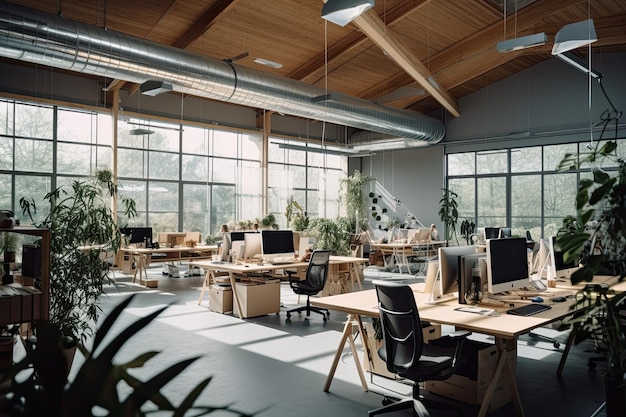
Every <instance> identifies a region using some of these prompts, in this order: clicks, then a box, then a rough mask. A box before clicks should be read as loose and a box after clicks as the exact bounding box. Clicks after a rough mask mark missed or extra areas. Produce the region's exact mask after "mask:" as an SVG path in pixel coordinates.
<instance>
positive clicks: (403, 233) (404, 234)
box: [396, 229, 409, 240]
mask: <svg viewBox="0 0 626 417" xmlns="http://www.w3.org/2000/svg"><path fill="white" fill-rule="evenodd" d="M408 236H409V229H398V232H397V235H396V239H397V240H406V239H407V238H408Z"/></svg>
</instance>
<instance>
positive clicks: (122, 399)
mask: <svg viewBox="0 0 626 417" xmlns="http://www.w3.org/2000/svg"><path fill="white" fill-rule="evenodd" d="M133 298H134V295H133V296H130V297H128V298H126V299H125V300H124V301H123V302H122V303H120V304H119V305H117V306H116V307H115V308H114V309H113V310H112V312H111V313H110V314H109V315H108V316H107V318H106V319H105V320H104V321H103V322H102V324H101V326H100V328H99V329H98V331H97V333H96V336H95V338H94V341H93V347H92V348H91V351H89V350H88V349H87V348H86V347H85V346H84V345H83V344H82V343H79V347H80V351H81V352H82V354H83V355H84V356H85V361H84V362H83V363H82V364H81V366H80V368H79V370H78V372H77V374H76V377H75V378H74V379H73V380H71V381H68V378H67V373H66V371H65V368H66V366H67V363H66V361H65V359H64V356H63V352H62V350H63V349H62V347H61V343H60V342H61V340H62V339H63V334H62V331H61V330H60V329H59V327H58V326H56V325H54V324H53V323H50V322H39V323H38V324H37V331H38V337H37V339H36V341H32V340H29V341H28V342H27V343H26V344H25V347H26V355H25V356H24V357H23V359H21V360H20V361H19V362H17V363H16V364H14V365H13V366H12V367H11V368H10V369H9V370H8V371H7V372H6V373H4V374H3V376H2V378H1V380H0V415H3V416H15V417H40V416H51V417H73V416H92V415H109V416H144V415H149V414H155V413H158V415H168V416H182V415H187V413H188V412H192V413H193V415H196V416H201V415H208V414H211V413H213V412H215V411H218V410H224V411H225V412H228V413H229V414H230V415H234V416H243V415H249V414H245V413H243V412H239V411H237V410H235V409H234V408H232V406H217V407H216V406H204V405H196V404H195V402H196V400H197V399H198V397H199V396H200V394H201V393H202V391H203V390H204V389H205V388H206V387H207V386H208V384H209V382H210V381H211V377H208V378H206V379H204V380H202V381H200V382H199V383H198V384H197V385H195V386H194V387H193V388H192V389H191V390H190V391H189V393H188V394H187V396H186V397H185V398H184V400H183V401H182V402H181V403H180V404H174V403H172V402H171V401H170V400H169V399H168V398H167V396H166V395H165V393H163V392H162V391H161V389H162V388H163V386H165V384H167V383H168V382H169V381H171V380H173V379H175V378H176V377H177V376H179V375H180V374H181V373H182V372H183V371H184V370H185V369H186V368H187V367H189V366H190V365H191V364H193V362H194V361H196V360H197V359H198V358H197V357H195V358H190V359H186V360H182V361H180V362H177V363H174V364H173V365H171V366H169V367H168V368H166V369H164V370H163V371H161V372H160V373H158V374H156V375H154V376H153V377H151V378H149V379H147V380H145V381H143V380H141V379H140V378H138V377H137V376H134V375H133V374H131V373H130V372H129V370H133V369H139V368H142V367H143V366H144V365H145V364H146V363H147V362H148V361H149V360H150V359H152V358H154V357H155V356H156V355H158V354H159V352H158V351H150V352H146V353H142V354H138V355H137V356H136V357H135V358H134V359H132V360H131V361H129V362H127V363H120V364H117V363H114V361H113V360H114V357H115V355H116V354H117V353H118V352H119V351H120V350H121V349H122V348H123V347H124V344H125V343H126V342H127V341H128V340H129V339H130V338H131V337H133V336H135V335H136V334H137V333H139V332H140V331H141V329H143V328H144V327H146V326H147V325H149V324H150V323H151V322H152V320H154V319H155V318H156V317H157V316H158V315H159V314H160V313H161V312H163V311H164V310H165V309H166V308H167V306H166V307H162V308H159V309H157V310H156V311H154V312H151V313H150V314H148V315H146V316H145V317H141V318H139V319H137V320H136V321H134V322H133V323H131V324H130V325H128V326H127V327H126V328H123V329H122V330H120V331H119V332H118V333H116V334H110V331H111V329H112V328H113V327H114V325H115V324H116V321H117V320H118V318H119V317H120V315H121V313H122V312H123V311H124V309H125V308H126V307H127V306H128V305H129V304H130V302H131V301H132V299H133ZM104 341H108V343H107V344H105V343H103V342H104ZM118 390H120V392H125V393H127V395H123V396H120V395H119V392H118ZM94 410H95V411H94ZM103 411H106V413H103ZM94 412H95V413H96V414H94ZM218 412H219V411H218Z"/></svg>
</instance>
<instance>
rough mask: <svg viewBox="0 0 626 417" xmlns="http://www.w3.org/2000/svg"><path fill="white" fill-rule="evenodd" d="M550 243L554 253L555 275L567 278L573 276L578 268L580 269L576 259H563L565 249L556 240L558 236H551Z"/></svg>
mask: <svg viewBox="0 0 626 417" xmlns="http://www.w3.org/2000/svg"><path fill="white" fill-rule="evenodd" d="M550 244H551V245H552V253H553V254H554V258H553V259H554V265H552V267H553V268H554V269H553V270H554V276H555V277H556V278H567V277H569V276H571V275H572V274H573V273H574V272H576V270H578V268H579V265H578V263H577V262H576V261H572V262H568V263H566V262H565V260H564V259H563V250H562V249H561V246H559V244H558V243H557V241H556V237H555V236H552V237H551V238H550Z"/></svg>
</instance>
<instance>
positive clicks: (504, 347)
mask: <svg viewBox="0 0 626 417" xmlns="http://www.w3.org/2000/svg"><path fill="white" fill-rule="evenodd" d="M516 344H517V339H512V340H504V339H499V338H496V346H497V348H498V355H499V358H498V365H497V366H496V370H495V372H494V373H493V377H492V378H491V382H490V383H489V386H488V387H487V391H486V392H485V397H484V398H483V402H482V404H481V405H480V411H479V412H478V417H485V416H486V415H487V412H488V411H489V406H490V404H491V399H492V397H493V393H494V392H495V390H496V387H497V386H498V382H499V381H500V377H501V376H502V371H504V374H505V375H506V378H507V382H508V383H509V389H510V390H511V396H512V397H513V405H514V406H515V411H516V415H517V416H520V417H523V416H524V409H523V408H522V401H521V399H520V396H519V391H518V390H517V381H516V380H515V372H514V371H513V367H512V366H511V355H513V354H515V355H516V354H517V352H516Z"/></svg>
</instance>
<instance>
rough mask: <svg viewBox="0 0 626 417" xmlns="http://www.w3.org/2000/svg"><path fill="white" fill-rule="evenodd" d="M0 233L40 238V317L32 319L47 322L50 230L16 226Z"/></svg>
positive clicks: (0, 230)
mask: <svg viewBox="0 0 626 417" xmlns="http://www.w3.org/2000/svg"><path fill="white" fill-rule="evenodd" d="M0 232H8V233H19V234H22V235H29V236H38V237H40V238H41V245H40V246H41V277H38V278H39V286H40V290H41V317H34V318H36V319H42V320H48V318H49V313H50V239H51V234H50V230H49V229H40V228H37V227H34V226H17V227H13V228H11V229H5V228H0ZM33 278H37V277H33ZM1 320H2V319H1V318H0V321H1Z"/></svg>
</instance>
